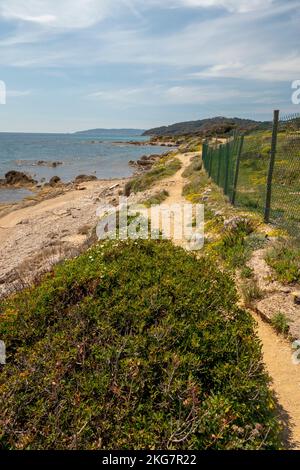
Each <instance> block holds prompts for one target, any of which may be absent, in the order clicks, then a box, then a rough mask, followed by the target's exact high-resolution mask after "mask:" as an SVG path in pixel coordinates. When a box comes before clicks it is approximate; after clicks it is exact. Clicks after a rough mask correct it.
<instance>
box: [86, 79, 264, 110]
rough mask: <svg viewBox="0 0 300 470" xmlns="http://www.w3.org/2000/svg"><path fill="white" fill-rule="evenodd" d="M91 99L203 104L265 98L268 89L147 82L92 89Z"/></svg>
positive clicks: (138, 103) (133, 103)
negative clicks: (123, 86)
mask: <svg viewBox="0 0 300 470" xmlns="http://www.w3.org/2000/svg"><path fill="white" fill-rule="evenodd" d="M87 98H88V99H93V100H98V101H99V102H106V103H109V104H110V105H116V106H117V107H122V108H126V107H127V108H130V107H135V106H141V105H148V106H151V105H154V106H157V104H158V103H159V105H161V106H166V105H203V104H206V103H218V102H222V103H230V102H232V101H234V100H237V99H239V100H241V99H245V100H250V99H251V101H252V102H254V103H255V102H256V101H257V102H259V103H260V102H262V100H264V99H265V93H258V92H253V91H251V92H250V91H247V90H238V89H236V88H231V87H226V88H224V89H223V88H217V87H215V86H214V85H206V86H204V85H202V86H173V87H168V86H165V85H157V84H156V85H153V84H151V85H147V86H144V87H140V88H123V89H117V90H114V89H110V90H102V91H97V92H94V93H91V94H89V95H88V96H87Z"/></svg>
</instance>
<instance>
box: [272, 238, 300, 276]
mask: <svg viewBox="0 0 300 470" xmlns="http://www.w3.org/2000/svg"><path fill="white" fill-rule="evenodd" d="M266 262H267V263H268V264H269V266H271V267H272V268H273V269H274V271H275V274H276V277H277V279H278V280H279V281H280V282H283V283H285V284H289V283H293V282H299V281H300V248H299V247H298V246H292V245H291V244H290V245H288V244H287V243H279V244H278V245H277V246H275V247H274V248H272V249H271V250H270V251H269V252H268V253H267V255H266Z"/></svg>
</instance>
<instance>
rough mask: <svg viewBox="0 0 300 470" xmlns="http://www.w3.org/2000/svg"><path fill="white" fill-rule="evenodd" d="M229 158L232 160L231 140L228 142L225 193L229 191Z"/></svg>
mask: <svg viewBox="0 0 300 470" xmlns="http://www.w3.org/2000/svg"><path fill="white" fill-rule="evenodd" d="M229 160H230V144H229V142H227V144H226V162H225V181H224V194H227V193H228V178H229Z"/></svg>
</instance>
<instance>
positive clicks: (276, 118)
mask: <svg viewBox="0 0 300 470" xmlns="http://www.w3.org/2000/svg"><path fill="white" fill-rule="evenodd" d="M278 126H279V111H278V110H275V111H274V118H273V132H272V145H271V156H270V165H269V172H268V179H267V194H266V206H265V218H264V220H265V223H266V224H268V223H269V222H270V210H271V198H272V181H273V173H274V165H275V158H276V149H277V135H278Z"/></svg>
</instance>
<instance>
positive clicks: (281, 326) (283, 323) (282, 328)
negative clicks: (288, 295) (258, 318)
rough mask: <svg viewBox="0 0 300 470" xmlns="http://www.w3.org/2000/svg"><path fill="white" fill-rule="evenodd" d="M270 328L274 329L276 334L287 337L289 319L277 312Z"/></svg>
mask: <svg viewBox="0 0 300 470" xmlns="http://www.w3.org/2000/svg"><path fill="white" fill-rule="evenodd" d="M271 323H272V326H273V327H274V328H275V330H276V331H277V333H281V334H283V335H287V334H288V332H289V329H290V326H289V319H288V318H287V317H286V315H285V314H284V313H281V312H278V313H276V315H274V317H273V318H272V320H271Z"/></svg>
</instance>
